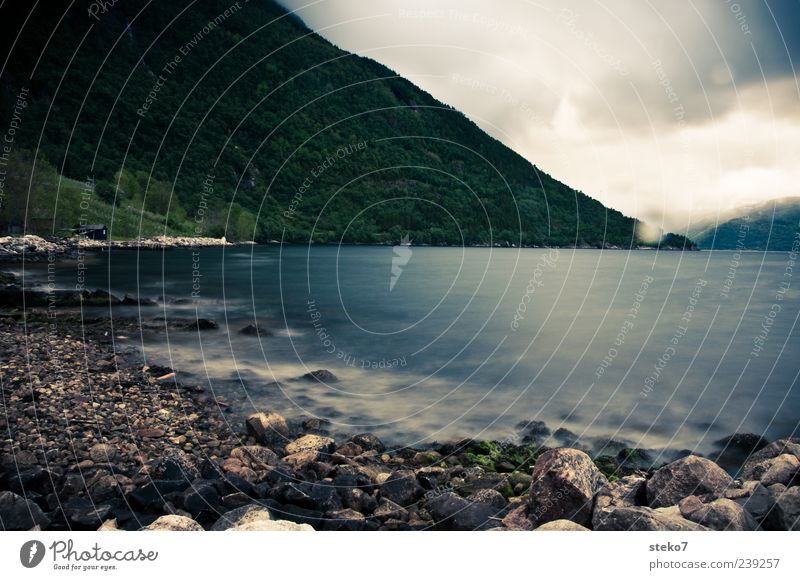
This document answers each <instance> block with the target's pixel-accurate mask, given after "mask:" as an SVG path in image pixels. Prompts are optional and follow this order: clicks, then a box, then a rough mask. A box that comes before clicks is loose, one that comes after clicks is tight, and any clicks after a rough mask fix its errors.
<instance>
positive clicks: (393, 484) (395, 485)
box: [381, 471, 423, 507]
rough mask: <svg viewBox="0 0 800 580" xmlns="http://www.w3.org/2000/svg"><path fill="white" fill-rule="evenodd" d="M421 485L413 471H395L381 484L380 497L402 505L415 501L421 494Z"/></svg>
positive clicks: (406, 505)
mask: <svg viewBox="0 0 800 580" xmlns="http://www.w3.org/2000/svg"><path fill="white" fill-rule="evenodd" d="M422 492H423V489H422V486H421V485H420V484H419V483H418V482H417V476H416V475H415V474H414V472H413V471H396V472H394V473H392V474H391V475H390V476H389V477H388V478H387V479H386V481H384V482H383V485H382V486H381V497H383V498H386V499H389V500H391V501H393V502H394V503H396V504H398V505H401V506H403V507H408V506H410V505H412V504H413V503H415V502H416V501H417V500H418V499H419V498H420V497H421V496H422Z"/></svg>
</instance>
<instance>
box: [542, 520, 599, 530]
mask: <svg viewBox="0 0 800 580" xmlns="http://www.w3.org/2000/svg"><path fill="white" fill-rule="evenodd" d="M533 531H534V532H588V531H589V528H585V527H583V526H582V525H580V524H576V523H575V522H573V521H570V520H553V521H552V522H547V523H546V524H542V525H541V526H539V527H538V528H536V529H535V530H533Z"/></svg>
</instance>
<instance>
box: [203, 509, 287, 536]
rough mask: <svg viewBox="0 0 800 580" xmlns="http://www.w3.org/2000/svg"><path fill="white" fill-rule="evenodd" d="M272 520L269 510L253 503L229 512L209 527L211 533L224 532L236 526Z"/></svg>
mask: <svg viewBox="0 0 800 580" xmlns="http://www.w3.org/2000/svg"><path fill="white" fill-rule="evenodd" d="M267 520H272V516H271V515H270V513H269V510H268V509H267V508H265V507H264V506H263V505H260V504H257V503H254V504H250V505H246V506H243V507H240V508H237V509H235V510H231V511H229V512H227V513H224V514H222V516H221V517H220V518H219V519H218V520H217V521H216V522H215V523H214V525H213V526H211V531H212V532H224V531H225V530H229V529H231V528H235V527H237V526H245V525H247V524H250V523H253V522H260V521H267Z"/></svg>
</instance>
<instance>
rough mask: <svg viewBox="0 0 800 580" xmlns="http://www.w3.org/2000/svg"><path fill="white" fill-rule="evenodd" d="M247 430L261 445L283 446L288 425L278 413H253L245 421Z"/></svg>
mask: <svg viewBox="0 0 800 580" xmlns="http://www.w3.org/2000/svg"><path fill="white" fill-rule="evenodd" d="M245 424H246V426H247V432H248V433H250V434H251V435H252V436H253V437H255V439H256V441H258V442H259V443H260V444H261V445H266V446H267V447H272V446H273V445H277V446H280V447H283V446H284V445H285V444H286V441H287V439H288V437H289V427H288V425H287V424H286V419H284V418H283V417H282V416H281V415H279V414H278V413H270V412H268V413H253V414H252V415H250V416H249V417H248V418H247V421H246V422H245Z"/></svg>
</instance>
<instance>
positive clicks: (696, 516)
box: [678, 495, 760, 532]
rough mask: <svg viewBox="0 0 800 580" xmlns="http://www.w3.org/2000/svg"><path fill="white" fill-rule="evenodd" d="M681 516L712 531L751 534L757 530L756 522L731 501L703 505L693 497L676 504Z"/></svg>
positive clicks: (718, 501) (722, 500) (723, 499)
mask: <svg viewBox="0 0 800 580" xmlns="http://www.w3.org/2000/svg"><path fill="white" fill-rule="evenodd" d="M678 509H679V510H680V512H681V515H682V516H683V517H685V518H686V519H687V520H691V521H693V522H695V523H698V524H700V525H702V526H705V527H707V528H711V529H712V530H719V531H736V532H741V531H745V532H752V531H755V530H759V529H760V527H759V525H758V522H757V521H756V520H755V519H754V518H753V516H751V515H750V514H749V513H748V512H747V510H745V509H744V508H743V507H742V506H740V505H739V504H738V503H736V502H735V501H733V500H730V499H727V498H721V499H717V500H714V501H712V502H710V503H707V504H704V503H703V502H702V501H700V498H698V497H697V496H695V495H691V496H689V497H687V498H684V499H682V500H681V502H680V503H679V504H678Z"/></svg>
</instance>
